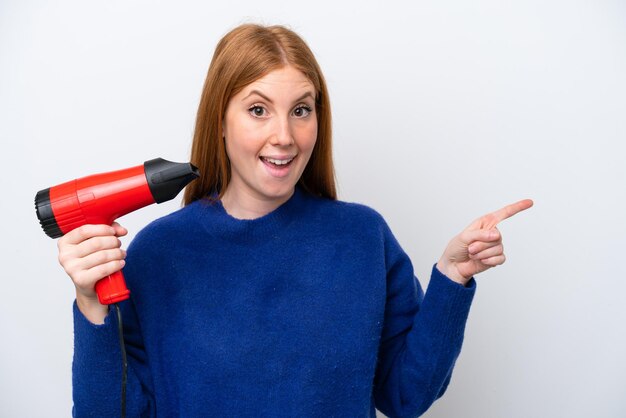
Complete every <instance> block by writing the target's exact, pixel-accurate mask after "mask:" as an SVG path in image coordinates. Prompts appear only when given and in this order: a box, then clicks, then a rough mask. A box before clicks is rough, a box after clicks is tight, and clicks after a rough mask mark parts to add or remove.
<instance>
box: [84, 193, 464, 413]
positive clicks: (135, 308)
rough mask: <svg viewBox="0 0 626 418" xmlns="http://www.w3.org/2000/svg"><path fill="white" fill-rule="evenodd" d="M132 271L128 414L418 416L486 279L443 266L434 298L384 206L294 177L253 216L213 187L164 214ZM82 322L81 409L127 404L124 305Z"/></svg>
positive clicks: (435, 278) (442, 379)
mask: <svg viewBox="0 0 626 418" xmlns="http://www.w3.org/2000/svg"><path fill="white" fill-rule="evenodd" d="M124 274H125V276H126V280H127V284H128V287H129V289H130V290H131V299H130V300H129V301H125V302H122V303H121V304H120V305H121V308H122V312H123V323H124V329H125V330H124V331H125V342H126V349H127V352H128V364H129V366H128V369H129V370H128V387H127V416H129V417H135V416H142V417H143V416H146V417H174V416H176V417H178V416H180V417H208V416H215V417H248V416H250V417H252V416H254V417H333V416H341V417H374V416H375V408H377V409H379V410H380V411H381V412H383V413H384V414H385V415H387V416H389V417H415V416H418V415H420V414H422V413H423V412H424V411H425V410H426V409H427V408H428V407H429V406H430V405H431V404H432V403H433V402H434V401H435V400H436V399H437V398H438V397H440V396H441V395H442V394H443V393H444V391H445V389H446V387H447V385H448V383H449V381H450V376H451V373H452V368H453V366H454V363H455V360H456V358H457V356H458V355H459V352H460V349H461V344H462V341H463V332H464V328H465V322H466V319H467V316H468V313H469V309H470V305H471V301H472V298H473V295H474V292H475V288H476V286H475V282H474V280H471V281H470V283H469V284H468V285H467V287H463V286H461V285H459V284H457V283H455V282H453V281H451V280H450V279H448V278H447V277H446V276H444V275H442V274H441V273H440V272H439V271H438V270H437V269H436V268H433V272H432V276H431V280H430V283H429V286H428V290H427V292H426V296H425V297H424V293H423V291H422V288H421V287H420V284H419V282H418V281H417V279H416V278H415V276H414V274H413V268H412V265H411V262H410V261H409V259H408V257H407V255H406V254H405V253H404V252H403V251H402V249H401V248H400V246H399V244H398V242H397V241H396V239H395V238H394V237H393V235H392V233H391V231H390V230H389V228H388V226H387V224H386V223H385V221H384V220H383V219H382V217H381V216H380V215H379V214H378V213H376V212H375V211H373V210H372V209H369V208H368V207H365V206H362V205H358V204H350V203H345V202H339V201H331V200H327V199H320V198H316V197H313V196H311V195H309V194H307V193H306V192H304V191H301V190H299V189H296V192H295V193H294V195H293V197H292V198H291V199H290V200H288V201H287V202H286V203H285V204H283V205H282V206H280V207H279V208H278V209H276V210H275V211H273V212H271V213H269V214H268V215H265V216H263V217H261V218H258V219H254V220H238V219H235V218H233V217H231V216H230V215H228V214H227V213H226V212H225V210H224V208H223V206H222V205H221V203H220V202H215V203H212V204H211V203H209V202H208V201H207V200H202V201H197V202H194V203H192V204H190V205H188V206H186V207H184V208H182V209H180V210H178V211H176V212H174V213H172V214H170V215H168V216H165V217H163V218H161V219H159V220H157V221H155V222H153V223H151V224H150V225H148V226H147V227H146V228H145V229H143V230H142V231H141V232H140V233H139V234H138V235H137V236H136V238H135V239H134V240H133V242H132V243H131V245H130V246H129V248H128V256H127V263H126V267H125V268H124ZM112 311H114V310H112ZM74 332H75V351H74V362H73V395H74V414H75V416H81V417H82V416H98V417H114V416H119V413H120V412H119V411H120V385H121V352H120V347H119V343H118V336H117V320H116V317H115V315H114V313H113V312H112V313H110V314H109V316H108V317H107V318H106V320H105V323H104V324H103V325H93V324H92V323H90V322H89V321H87V319H86V318H85V317H84V316H83V315H82V314H81V313H80V311H79V310H78V309H77V307H76V305H74Z"/></svg>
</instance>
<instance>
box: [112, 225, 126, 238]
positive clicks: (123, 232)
mask: <svg viewBox="0 0 626 418" xmlns="http://www.w3.org/2000/svg"><path fill="white" fill-rule="evenodd" d="M111 226H112V227H113V228H114V229H115V235H116V236H118V237H123V236H124V235H126V234H128V229H126V228H124V227H123V226H122V225H120V224H118V223H117V222H113V223H112V224H111Z"/></svg>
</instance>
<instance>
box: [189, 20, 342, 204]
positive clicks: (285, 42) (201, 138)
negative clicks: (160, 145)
mask: <svg viewBox="0 0 626 418" xmlns="http://www.w3.org/2000/svg"><path fill="white" fill-rule="evenodd" d="M286 65H291V66H293V67H294V68H296V69H298V70H299V71H301V72H302V73H303V74H304V75H305V76H306V77H307V78H308V79H309V80H310V81H311V83H312V84H313V86H314V88H315V107H316V109H315V110H316V114H317V140H316V142H315V146H314V148H313V152H312V154H311V158H310V159H309V162H308V164H307V166H306V167H305V169H304V172H303V173H302V176H301V177H300V179H299V181H298V184H299V185H301V186H302V187H303V188H304V189H305V190H306V191H307V192H309V193H311V194H313V195H316V196H323V197H327V198H330V199H336V198H337V192H336V188H335V172H334V166H333V160H332V147H331V141H332V132H331V112H330V101H329V98H328V90H327V88H326V81H325V80H324V76H323V75H322V71H321V69H320V67H319V65H318V63H317V61H316V59H315V57H314V55H313V53H312V52H311V50H310V49H309V47H308V46H307V44H306V43H305V42H304V40H302V38H300V36H298V35H297V34H296V33H295V32H293V31H291V30H289V29H287V28H285V27H283V26H261V25H256V24H244V25H241V26H238V27H236V28H235V29H233V30H231V31H230V32H228V33H227V34H226V35H225V36H224V37H223V38H222V39H221V40H220V42H219V43H218V44H217V47H216V48H215V53H214V54H213V59H212V61H211V65H210V66H209V71H208V73H207V77H206V80H205V82H204V87H203V89H202V97H201V99H200V105H199V106H198V114H197V117H196V127H195V131H194V136H193V143H192V147H191V159H190V160H191V163H192V164H194V165H195V166H197V167H198V169H199V170H200V173H201V177H200V178H199V179H197V180H196V181H194V182H192V183H191V184H190V185H189V186H187V188H186V189H185V194H184V198H183V205H188V204H190V203H191V202H193V201H195V200H198V199H202V198H204V197H207V196H208V195H212V196H217V197H218V198H221V197H222V196H223V194H224V192H225V191H226V187H227V186H228V183H229V181H230V176H231V173H230V161H229V160H228V156H227V154H226V147H225V144H224V141H223V134H222V129H223V126H222V123H223V120H224V114H225V112H226V107H227V106H228V102H229V101H230V99H231V98H232V97H233V96H234V95H236V94H237V93H239V92H240V91H241V90H242V89H243V88H244V87H246V86H247V85H248V84H250V83H252V82H254V81H256V80H258V79H259V78H262V77H263V76H265V75H266V74H268V73H270V72H271V71H273V70H276V69H279V68H282V67H284V66H286Z"/></svg>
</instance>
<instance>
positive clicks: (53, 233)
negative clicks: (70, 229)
mask: <svg viewBox="0 0 626 418" xmlns="http://www.w3.org/2000/svg"><path fill="white" fill-rule="evenodd" d="M35 210H36V211H37V218H38V219H39V223H40V224H41V227H42V228H43V231H44V232H45V233H46V235H48V236H49V237H50V238H59V237H61V236H63V232H61V229H60V228H59V225H58V224H57V221H56V219H55V217H54V212H52V204H51V203H50V188H49V187H48V188H47V189H43V190H40V191H38V192H37V196H35Z"/></svg>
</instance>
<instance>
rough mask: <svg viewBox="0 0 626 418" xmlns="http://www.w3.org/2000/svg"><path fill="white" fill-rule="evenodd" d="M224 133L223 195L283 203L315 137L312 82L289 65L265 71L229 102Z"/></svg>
mask: <svg viewBox="0 0 626 418" xmlns="http://www.w3.org/2000/svg"><path fill="white" fill-rule="evenodd" d="M223 132H224V141H225V143H226V153H227V155H228V158H229V160H230V166H231V180H230V183H229V184H228V187H227V191H226V193H228V194H230V195H231V196H237V197H238V198H241V199H251V198H252V199H257V200H262V201H277V202H280V203H282V202H284V201H286V200H287V199H288V198H289V197H290V196H291V195H292V194H293V191H294V187H295V185H296V183H297V182H298V180H299V179H300V176H301V175H302V172H303V171H304V168H305V167H306V165H307V163H308V161H309V158H310V157H311V152H312V151H313V147H314V145H315V140H316V138H317V115H316V114H315V89H314V87H313V84H312V83H311V82H310V81H309V79H308V78H306V77H305V76H304V74H302V73H301V72H300V71H298V70H296V69H295V68H293V67H291V66H286V67H283V68H280V69H277V70H274V71H272V72H270V73H268V74H267V75H265V76H264V77H262V78H260V79H258V80H256V81H255V82H253V83H251V84H249V85H248V86H246V87H245V88H244V89H243V90H241V91H240V92H239V93H237V94H236V95H235V96H233V97H232V98H231V99H230V101H229V102H228V106H227V107H226V113H225V117H224V126H223Z"/></svg>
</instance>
